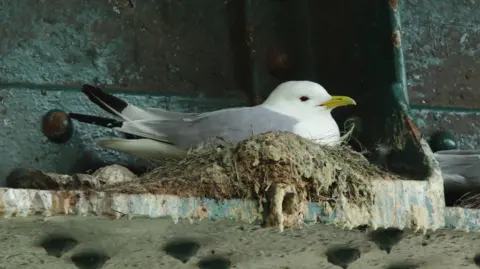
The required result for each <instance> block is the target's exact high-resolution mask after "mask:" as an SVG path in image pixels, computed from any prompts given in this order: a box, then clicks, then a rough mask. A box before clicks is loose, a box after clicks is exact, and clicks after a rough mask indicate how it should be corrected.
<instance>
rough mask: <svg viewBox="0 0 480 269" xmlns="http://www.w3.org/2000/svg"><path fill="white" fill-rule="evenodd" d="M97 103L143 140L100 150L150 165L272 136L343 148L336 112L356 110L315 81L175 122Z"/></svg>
mask: <svg viewBox="0 0 480 269" xmlns="http://www.w3.org/2000/svg"><path fill="white" fill-rule="evenodd" d="M95 100H97V101H98V102H95V103H96V104H97V105H99V106H101V107H102V108H103V109H105V110H107V111H109V112H111V113H113V114H116V115H117V116H119V117H121V118H122V119H123V120H124V121H123V122H115V123H112V124H110V126H109V127H111V128H114V129H115V130H117V131H119V132H121V133H124V134H130V135H135V136H138V137H139V138H138V139H108V140H102V141H99V142H98V145H99V146H101V147H103V148H108V149H113V150H116V151H119V152H124V153H128V154H132V155H135V156H138V157H142V158H145V159H150V160H159V159H164V158H166V157H180V156H184V155H185V154H186V152H187V151H188V150H190V149H195V148H199V147H204V146H207V145H208V146H211V145H217V144H219V143H222V142H223V141H227V142H229V143H233V144H235V143H238V142H240V141H242V140H245V139H247V138H249V137H250V136H252V135H255V134H260V133H265V132H269V131H287V132H291V133H294V134H296V135H299V136H301V137H304V138H306V139H311V140H312V141H313V142H315V143H319V144H323V145H330V146H334V145H338V144H339V143H340V142H341V138H340V130H339V128H338V125H337V123H336V122H335V120H334V119H333V117H332V115H331V114H330V112H331V111H332V109H334V108H336V107H339V106H346V105H355V104H356V103H355V101H354V100H353V99H352V98H350V97H347V96H331V95H330V94H328V92H327V91H326V90H325V89H324V88H323V87H322V86H321V85H319V84H317V83H315V82H311V81H288V82H284V83H282V84H280V85H279V86H278V87H277V88H275V89H274V90H273V91H272V93H271V94H270V95H269V96H268V98H267V99H266V100H265V102H263V103H262V104H260V105H257V106H253V107H236V108H226V109H221V110H217V111H212V112H206V113H199V114H194V115H186V116H179V118H175V117H172V118H170V119H167V118H162V117H158V116H151V117H153V118H145V117H150V116H146V115H145V114H142V116H140V115H139V114H135V113H133V115H130V116H126V114H127V113H125V111H118V109H114V108H113V107H112V106H111V105H109V104H107V102H105V101H102V100H100V99H95ZM125 104H126V103H125ZM124 106H125V105H124ZM125 107H128V105H127V106H125ZM131 111H133V110H131ZM173 113H176V112H173ZM152 115H153V114H152ZM178 115H180V114H178ZM70 116H71V118H73V119H77V120H79V121H82V122H86V123H94V124H98V123H96V122H92V121H89V120H88V119H87V118H86V117H89V116H88V115H81V114H76V113H70ZM142 117H143V118H142ZM155 117H157V118H155ZM97 118H98V117H97ZM98 125H101V124H98ZM103 126H105V125H103ZM218 138H221V139H218Z"/></svg>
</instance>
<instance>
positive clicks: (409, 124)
mask: <svg viewBox="0 0 480 269" xmlns="http://www.w3.org/2000/svg"><path fill="white" fill-rule="evenodd" d="M405 123H406V125H407V128H408V129H409V130H410V132H412V134H413V136H414V137H415V140H416V141H417V142H420V139H422V132H420V129H418V127H417V125H416V124H415V123H414V122H413V120H412V119H411V118H410V117H409V116H405Z"/></svg>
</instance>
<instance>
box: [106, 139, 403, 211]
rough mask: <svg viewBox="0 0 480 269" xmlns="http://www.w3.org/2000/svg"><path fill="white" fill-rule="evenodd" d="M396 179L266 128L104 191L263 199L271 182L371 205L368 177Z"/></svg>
mask: <svg viewBox="0 0 480 269" xmlns="http://www.w3.org/2000/svg"><path fill="white" fill-rule="evenodd" d="M379 178H389V179H395V178H396V176H394V175H391V174H389V173H387V172H385V171H383V170H381V169H380V168H378V167H377V166H374V165H372V164H369V163H368V161H367V160H366V159H365V158H364V157H363V156H362V155H361V154H359V153H357V152H354V151H352V150H351V149H349V148H348V147H347V146H340V147H326V146H320V145H317V144H313V143H312V142H310V141H308V140H306V139H303V138H301V137H298V136H296V135H294V134H291V133H285V132H270V133H265V134H260V135H256V136H253V137H251V138H250V139H248V140H245V141H242V142H240V143H239V144H238V145H231V146H226V147H224V148H222V149H213V148H206V149H200V150H196V151H193V152H191V153H189V154H188V155H187V156H186V157H185V158H184V159H183V160H170V161H166V162H165V163H164V164H163V165H162V166H160V167H158V168H156V169H154V170H152V171H150V172H148V173H146V174H144V175H143V176H141V177H140V179H139V181H136V182H130V183H123V184H119V185H115V186H109V187H107V188H106V189H104V191H112V192H117V193H118V192H120V193H130V194H133V193H152V194H171V195H178V196H184V197H185V196H187V197H190V196H194V197H207V198H215V199H219V200H221V199H230V198H241V199H262V198H263V197H265V196H266V195H267V190H268V189H269V187H271V186H272V185H278V184H282V183H283V184H287V185H292V184H293V185H294V186H295V188H296V191H297V193H298V194H300V197H304V198H305V199H309V200H310V201H316V202H327V203H329V204H330V205H331V206H334V204H335V201H336V200H337V199H339V198H340V197H341V196H345V197H347V198H348V199H349V201H350V202H353V203H355V204H357V205H364V204H367V205H371V203H372V201H373V196H372V192H371V180H372V179H379Z"/></svg>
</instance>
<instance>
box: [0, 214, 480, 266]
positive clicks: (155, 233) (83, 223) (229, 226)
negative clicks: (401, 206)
mask: <svg viewBox="0 0 480 269" xmlns="http://www.w3.org/2000/svg"><path fill="white" fill-rule="evenodd" d="M0 223H1V229H0V244H1V246H0V249H1V250H2V251H1V254H0V260H1V262H0V268H6V269H15V268H51V269H57V268H58V269H60V268H61V269H68V268H72V269H73V268H77V267H76V266H75V265H74V264H73V263H72V262H71V257H72V255H75V254H76V253H80V252H82V251H84V250H94V251H97V252H101V251H103V252H105V253H106V254H107V255H108V256H109V257H110V259H109V260H108V261H107V262H106V263H105V264H104V266H103V267H84V268H151V269H154V268H172V269H175V268H198V265H197V264H198V262H199V261H200V260H201V259H202V258H205V257H209V256H211V255H212V251H214V252H215V255H221V256H224V257H226V258H227V259H229V260H230V261H231V262H232V266H231V268H246V269H256V268H262V269H263V268H265V269H267V268H268V269H270V268H271V269H287V268H292V269H293V268H296V269H299V268H340V267H337V266H334V265H332V264H330V263H328V261H327V257H326V254H325V252H326V250H327V248H329V247H332V246H334V245H338V244H345V245H347V246H350V247H355V248H358V249H359V250H360V252H361V257H360V258H359V259H358V260H356V261H354V262H353V263H352V264H351V265H350V266H349V268H391V269H393V268H402V267H398V266H394V265H395V264H397V263H399V262H404V261H408V262H410V263H411V264H414V265H417V266H418V268H437V269H438V268H449V269H451V268H476V265H475V264H474V262H473V257H474V256H475V254H476V251H478V239H480V235H479V234H478V233H463V232H452V231H437V232H435V233H427V235H423V234H422V233H416V234H413V233H406V235H405V237H404V239H403V240H402V241H400V242H399V243H398V244H397V245H395V246H393V250H392V253H391V254H387V253H386V252H385V251H381V250H380V249H379V248H378V247H377V246H376V245H375V244H374V243H372V242H369V241H368V240H366V233H365V232H364V231H360V230H351V231H345V230H340V229H337V228H333V227H331V226H326V225H321V224H311V225H306V226H304V227H303V228H302V229H299V228H298V229H290V230H285V231H284V232H283V233H280V232H279V231H278V230H276V229H262V228H260V227H259V226H258V225H249V224H243V223H235V222H231V221H217V222H212V221H201V222H194V223H190V222H188V221H182V222H179V223H178V224H174V223H173V222H172V221H171V220H170V219H157V220H151V219H133V220H126V219H125V220H124V219H120V220H110V219H105V218H92V217H88V218H86V217H51V218H47V219H45V218H43V217H42V218H40V217H38V218H33V217H31V218H26V219H21V218H17V219H11V220H8V219H2V220H1V221H0ZM50 233H57V234H58V233H67V234H69V235H71V236H72V237H74V238H75V239H76V240H78V241H79V243H78V245H76V247H74V248H73V249H71V250H70V251H69V252H67V253H65V254H64V255H63V256H62V257H60V258H56V257H53V256H48V255H47V253H46V251H45V249H44V248H42V247H39V246H38V242H39V240H40V239H42V237H43V236H44V235H45V234H50ZM174 237H183V238H184V237H189V238H192V239H194V240H196V241H198V242H199V244H200V248H199V250H198V252H197V253H196V255H195V256H194V257H192V258H191V259H190V260H189V261H188V262H187V263H186V264H184V263H182V262H180V261H179V260H176V259H174V258H172V257H171V256H169V255H166V254H165V252H164V251H163V250H162V249H163V247H164V245H165V244H166V243H167V242H169V241H170V240H172V238H174ZM211 268H215V267H211ZM217 268H220V267H217ZM407 268H413V267H403V269H407Z"/></svg>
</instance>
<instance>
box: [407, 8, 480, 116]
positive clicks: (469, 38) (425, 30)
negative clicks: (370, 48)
mask: <svg viewBox="0 0 480 269" xmlns="http://www.w3.org/2000/svg"><path fill="white" fill-rule="evenodd" d="M478 10H480V1H473V0H472V1H460V2H458V1H455V2H453V1H440V2H439V1H433V0H427V1H416V0H409V1H405V2H403V7H402V24H403V32H404V33H405V34H404V37H405V38H404V46H403V48H404V52H405V60H406V68H407V77H408V84H409V97H410V100H411V103H413V104H421V105H430V106H452V107H464V108H480V102H479V101H478V100H480V92H479V91H478V88H479V87H480V68H479V67H480V61H479V59H480V58H479V56H480V47H479V46H478V44H479V43H480V35H479V34H478V33H479V31H480V28H479V25H480V13H479V12H478Z"/></svg>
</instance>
